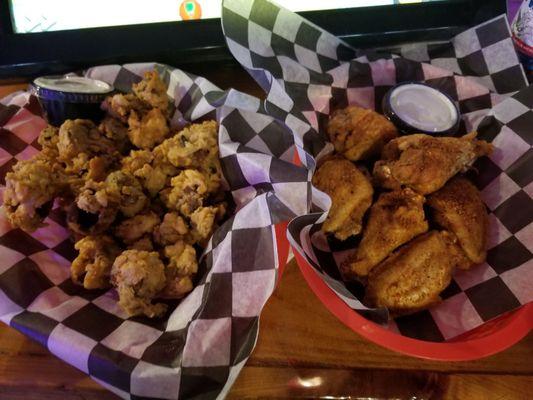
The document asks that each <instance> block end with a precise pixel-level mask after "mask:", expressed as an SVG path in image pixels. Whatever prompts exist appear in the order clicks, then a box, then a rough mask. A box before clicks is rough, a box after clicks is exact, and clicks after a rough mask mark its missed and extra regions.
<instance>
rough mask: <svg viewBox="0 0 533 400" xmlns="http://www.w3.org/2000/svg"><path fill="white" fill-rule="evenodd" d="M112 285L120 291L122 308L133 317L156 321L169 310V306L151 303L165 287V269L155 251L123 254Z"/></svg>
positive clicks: (119, 257)
mask: <svg viewBox="0 0 533 400" xmlns="http://www.w3.org/2000/svg"><path fill="white" fill-rule="evenodd" d="M111 283H112V284H113V286H115V287H116V288H117V291H118V296H119V304H120V306H121V307H122V308H123V309H124V310H125V311H126V312H127V313H128V315H129V316H130V317H132V316H135V315H146V316H147V317H156V316H160V315H161V314H163V313H164V312H165V311H166V309H167V306H166V304H162V303H156V304H153V303H152V301H153V300H154V298H155V297H156V296H157V295H158V293H159V292H161V290H163V288H164V287H165V285H166V276H165V266H164V265H163V262H162V261H161V260H160V258H159V254H158V253H157V252H155V251H153V252H148V251H142V250H126V251H124V252H123V253H122V254H121V255H119V256H118V257H117V258H116V259H115V262H114V263H113V267H112V269H111Z"/></svg>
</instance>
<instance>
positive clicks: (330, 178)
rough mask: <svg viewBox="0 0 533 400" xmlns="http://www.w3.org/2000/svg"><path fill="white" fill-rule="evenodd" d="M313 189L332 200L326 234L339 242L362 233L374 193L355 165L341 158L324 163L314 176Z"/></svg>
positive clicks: (326, 222) (325, 228)
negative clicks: (365, 216)
mask: <svg viewBox="0 0 533 400" xmlns="http://www.w3.org/2000/svg"><path fill="white" fill-rule="evenodd" d="M313 185H315V186H316V187H317V188H318V189H320V190H322V191H323V192H325V193H326V194H328V195H329V196H330V197H331V202H332V204H331V209H330V210H329V214H328V217H327V219H326V221H325V222H324V224H323V225H322V230H323V231H324V232H326V233H331V234H334V235H335V237H336V238H338V239H340V240H345V239H347V238H348V237H350V236H352V235H356V234H358V233H359V232H361V229H362V219H363V216H364V214H365V212H366V210H367V209H368V208H369V207H370V204H371V203H372V195H373V193H374V190H373V188H372V185H371V184H370V181H369V180H368V179H367V178H366V176H365V175H364V174H363V173H362V172H361V171H359V170H358V169H357V167H356V166H355V165H354V164H352V163H351V162H350V161H348V160H346V159H342V158H333V159H330V160H327V161H325V162H324V163H323V164H322V165H321V166H320V167H319V168H318V169H317V171H316V172H315V175H314V176H313Z"/></svg>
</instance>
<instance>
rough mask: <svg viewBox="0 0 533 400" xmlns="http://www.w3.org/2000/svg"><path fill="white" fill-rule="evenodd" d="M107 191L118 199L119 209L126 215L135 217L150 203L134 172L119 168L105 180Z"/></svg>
mask: <svg viewBox="0 0 533 400" xmlns="http://www.w3.org/2000/svg"><path fill="white" fill-rule="evenodd" d="M105 191H106V192H107V194H108V195H109V196H112V197H113V198H114V199H117V200H118V209H119V210H120V211H121V212H122V214H124V216H126V217H133V216H134V215H136V214H138V213H139V212H141V210H143V209H144V208H145V207H146V206H147V205H148V198H147V197H146V195H145V194H144V192H143V190H142V185H141V184H140V182H139V181H138V180H137V178H135V177H134V176H133V175H132V174H130V173H128V172H125V171H122V170H119V171H114V172H112V173H110V174H109V175H108V176H107V178H106V180H105Z"/></svg>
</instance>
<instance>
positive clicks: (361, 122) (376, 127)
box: [327, 106, 398, 161]
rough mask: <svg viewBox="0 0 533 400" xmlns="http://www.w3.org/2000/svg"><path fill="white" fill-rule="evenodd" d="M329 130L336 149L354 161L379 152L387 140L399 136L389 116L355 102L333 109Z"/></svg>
mask: <svg viewBox="0 0 533 400" xmlns="http://www.w3.org/2000/svg"><path fill="white" fill-rule="evenodd" d="M327 132H328V135H329V138H330V140H331V142H332V143H333V145H334V146H335V150H336V151H337V152H338V153H341V154H342V155H343V156H344V157H346V158H347V159H348V160H351V161H358V160H365V159H368V158H369V157H373V156H375V155H378V154H379V153H380V152H381V149H382V148H383V146H384V145H385V144H386V143H387V142H389V141H390V140H392V139H394V138H395V137H397V136H398V131H397V130H396V127H395V126H394V125H393V124H392V123H391V122H390V121H389V120H388V119H387V118H385V117H384V116H382V115H380V114H378V113H376V112H375V111H372V110H368V109H365V108H361V107H356V106H349V107H347V108H344V109H342V110H336V111H334V112H333V113H332V114H331V117H330V120H329V122H328V126H327Z"/></svg>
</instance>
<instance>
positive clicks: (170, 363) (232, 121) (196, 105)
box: [0, 64, 309, 399]
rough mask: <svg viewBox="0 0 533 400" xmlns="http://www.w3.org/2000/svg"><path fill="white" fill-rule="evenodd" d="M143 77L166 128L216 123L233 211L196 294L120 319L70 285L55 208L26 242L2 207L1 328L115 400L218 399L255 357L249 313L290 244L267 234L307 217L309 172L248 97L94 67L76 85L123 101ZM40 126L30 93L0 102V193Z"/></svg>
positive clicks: (66, 248)
mask: <svg viewBox="0 0 533 400" xmlns="http://www.w3.org/2000/svg"><path fill="white" fill-rule="evenodd" d="M153 68H156V69H157V70H158V71H159V72H160V75H161V76H162V78H163V80H164V81H165V83H166V84H167V85H168V94H169V96H171V97H172V98H173V99H174V104H175V106H176V111H175V115H174V120H175V121H178V122H179V121H180V120H184V121H199V120H203V119H207V118H209V119H212V118H216V119H217V121H218V123H219V145H220V157H221V163H222V166H223V172H224V177H225V179H226V182H227V184H228V186H229V189H230V190H231V192H232V195H233V199H234V201H235V203H236V205H237V210H238V211H237V212H236V213H235V214H234V215H233V216H232V217H231V218H230V219H229V220H228V221H226V222H225V223H224V224H223V225H222V226H221V227H220V228H219V229H218V230H217V231H216V232H215V233H214V235H213V237H212V238H211V240H210V241H209V244H208V247H207V248H206V250H205V253H204V255H203V257H202V260H201V262H200V267H199V273H198V278H199V282H198V284H197V286H196V287H195V288H194V290H193V291H192V292H191V293H190V294H189V295H188V296H187V297H186V298H185V299H184V300H183V301H181V302H180V303H179V304H177V305H176V307H170V309H169V312H168V313H167V315H166V316H165V317H164V318H162V319H154V320H149V319H146V318H129V319H128V318H126V315H125V314H124V312H123V311H122V310H121V309H120V308H119V307H118V305H117V296H116V292H115V291H113V290H110V291H105V290H104V291H87V290H84V289H83V288H80V287H78V286H75V285H74V284H73V283H72V282H71V280H70V276H69V267H70V263H71V261H72V260H73V258H74V257H75V256H76V253H75V251H74V250H73V246H72V243H71V241H70V239H69V234H68V232H67V230H66V229H65V228H64V218H62V216H61V215H60V211H59V209H57V208H55V209H54V210H53V211H52V213H51V215H50V216H49V217H48V218H47V220H46V222H47V223H48V226H47V227H45V228H41V229H39V230H37V231H36V232H35V233H33V234H27V233H24V232H23V231H21V230H19V229H13V228H12V227H11V226H10V225H9V223H8V222H7V221H6V218H5V214H4V212H3V209H1V208H0V320H2V321H3V322H4V323H6V324H9V325H11V326H12V327H14V328H16V329H18V330H19V331H21V332H23V333H25V334H26V335H28V336H29V337H31V338H33V339H34V340H36V341H38V342H40V343H41V344H42V345H44V346H46V347H47V348H48V349H49V350H50V351H51V352H52V353H53V354H55V355H56V356H58V357H59V358H61V359H63V360H64V361H66V362H68V363H69V364H71V365H73V366H75V367H77V368H79V369H80V370H82V371H84V372H85V373H87V374H89V375H90V376H91V377H92V378H93V379H95V380H96V381H98V382H99V383H101V384H102V385H103V386H105V387H107V388H108V389H109V390H111V391H113V392H114V393H116V394H118V395H119V396H120V397H122V398H127V399H130V398H131V399H141V398H142V399H146V398H154V399H182V398H223V397H224V396H225V395H226V394H227V392H228V391H229V388H230V387H231V385H232V383H233V382H234V380H235V379H236V377H237V375H238V373H239V371H240V370H241V368H242V367H243V365H244V363H245V362H246V360H247V359H248V357H249V355H250V353H251V351H252V349H253V348H254V345H255V342H256V338H257V334H258V324H259V315H260V313H261V310H262V308H263V306H264V304H265V302H266V300H267V299H268V297H269V296H270V295H271V293H272V291H273V289H274V285H275V282H276V278H277V271H278V267H279V263H280V262H282V263H284V262H285V260H284V259H283V256H282V254H281V253H279V252H280V251H283V250H282V248H284V249H285V250H286V249H287V247H288V244H287V243H286V238H285V237H284V236H285V235H284V234H277V233H276V229H275V224H278V223H280V222H283V221H287V220H289V219H290V218H292V217H294V216H295V215H298V214H302V213H304V212H305V204H306V198H305V193H306V192H307V190H308V189H307V187H308V186H309V183H308V178H307V176H308V171H307V170H305V169H304V168H300V167H296V166H295V165H293V164H292V163H291V160H292V158H293V154H294V144H293V138H292V135H291V133H290V131H288V130H287V129H286V128H285V127H284V126H283V124H281V123H279V122H277V121H275V120H274V119H273V118H271V117H269V116H268V115H265V113H264V110H262V109H261V104H260V101H259V100H258V99H256V98H254V97H251V96H248V95H245V94H243V93H239V92H236V91H234V90H230V91H227V92H223V91H221V90H220V89H219V88H217V87H216V86H214V85H213V84H212V83H210V82H209V81H207V80H206V79H204V78H200V77H196V76H193V75H191V74H188V73H186V72H183V71H181V70H177V69H173V68H171V67H168V66H164V65H159V64H131V65H124V66H118V65H116V66H102V67H95V68H92V69H90V70H88V71H87V72H86V75H87V76H90V77H94V78H98V79H102V80H104V81H107V82H109V83H112V84H113V85H114V86H115V87H116V88H117V89H119V90H123V91H129V90H130V88H131V84H132V83H134V82H137V81H139V80H140V79H141V75H142V73H143V72H144V71H146V70H150V69H153ZM45 125H46V123H45V122H44V120H43V119H42V118H41V115H40V108H39V106H38V103H37V102H36V99H35V98H34V97H32V96H30V95H29V94H27V93H18V94H15V95H12V96H10V97H9V98H6V99H4V100H2V102H1V103H0V127H1V128H0V179H1V181H0V188H1V189H3V185H4V184H5V174H6V173H7V172H8V171H9V170H11V168H12V166H13V164H14V163H15V162H16V161H17V160H21V159H27V158H29V157H31V156H32V155H33V154H35V153H37V151H38V148H39V145H38V143H37V136H38V135H39V132H40V130H41V129H42V128H43V127H44V126H45ZM302 194H303V196H304V197H303V198H301V196H302ZM280 232H281V231H280Z"/></svg>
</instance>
